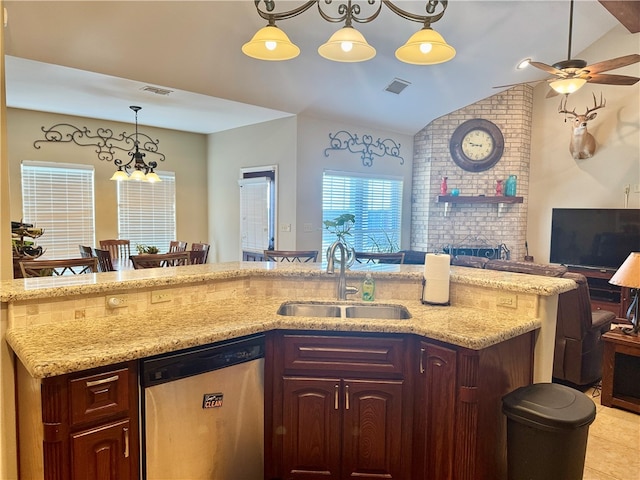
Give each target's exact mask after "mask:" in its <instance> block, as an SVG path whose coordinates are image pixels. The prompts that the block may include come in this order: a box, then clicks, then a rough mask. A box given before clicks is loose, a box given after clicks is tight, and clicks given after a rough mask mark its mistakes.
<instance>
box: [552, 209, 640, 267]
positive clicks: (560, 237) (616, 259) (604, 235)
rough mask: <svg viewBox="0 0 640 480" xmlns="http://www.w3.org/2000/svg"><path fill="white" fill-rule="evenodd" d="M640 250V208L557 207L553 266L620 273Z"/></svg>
mask: <svg viewBox="0 0 640 480" xmlns="http://www.w3.org/2000/svg"><path fill="white" fill-rule="evenodd" d="M638 251H640V209H637V208H624V209H622V208H554V209H553V211H552V215H551V252H550V261H551V263H561V264H563V265H567V266H578V267H590V268H598V269H611V270H616V269H617V268H618V267H619V266H620V265H622V263H623V262H624V261H625V260H626V258H627V257H628V256H629V253H631V252H638Z"/></svg>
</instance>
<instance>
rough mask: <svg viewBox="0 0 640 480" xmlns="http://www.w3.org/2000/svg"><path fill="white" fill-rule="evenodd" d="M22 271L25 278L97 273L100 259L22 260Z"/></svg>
mask: <svg viewBox="0 0 640 480" xmlns="http://www.w3.org/2000/svg"><path fill="white" fill-rule="evenodd" d="M20 270H21V272H22V276H23V277H24V278H32V277H52V276H59V275H79V274H83V273H96V272H97V271H98V259H97V258H96V257H89V258H86V257H81V258H65V259H62V260H21V261H20Z"/></svg>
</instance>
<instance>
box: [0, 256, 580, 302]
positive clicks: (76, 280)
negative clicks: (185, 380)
mask: <svg viewBox="0 0 640 480" xmlns="http://www.w3.org/2000/svg"><path fill="white" fill-rule="evenodd" d="M371 268H374V267H372V266H371V265H359V264H356V265H354V266H353V267H351V269H350V270H347V272H346V275H347V278H349V277H359V278H360V277H362V276H363V274H364V273H365V272H366V271H368V270H370V269H371ZM325 269H326V266H325V265H323V264H320V263H313V264H311V263H301V264H293V263H284V264H283V263H272V262H226V263H213V264H206V265H191V266H185V267H174V268H150V269H144V270H123V271H118V272H106V273H98V274H85V275H67V276H61V277H45V278H26V279H18V280H6V281H3V282H0V301H1V302H12V301H17V300H30V299H38V298H56V297H66V296H70V295H82V294H90V293H103V292H109V291H113V290H122V289H123V288H144V287H157V286H171V285H181V284H187V283H198V282H204V281H215V280H224V279H234V278H243V277H251V276H253V277H256V276H273V275H276V276H283V277H285V276H287V277H291V276H295V277H300V278H304V279H307V278H320V277H322V276H325V275H327V273H326V272H325ZM375 271H376V277H377V278H381V279H384V278H402V279H408V280H415V281H416V282H420V281H422V276H423V273H424V267H423V266H422V265H375ZM450 279H451V281H452V282H455V283H459V284H463V285H477V286H482V287H487V288H498V289H501V290H505V291H512V292H523V293H533V294H536V295H542V296H549V295H555V294H558V293H562V292H565V291H568V290H572V289H574V288H575V284H574V283H573V282H572V281H570V280H566V279H561V278H554V277H541V276H537V275H527V274H521V273H511V272H501V271H497V270H484V269H478V268H469V267H457V266H451V276H450Z"/></svg>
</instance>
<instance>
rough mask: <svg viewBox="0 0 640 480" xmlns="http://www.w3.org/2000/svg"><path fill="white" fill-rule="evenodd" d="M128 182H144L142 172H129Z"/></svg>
mask: <svg viewBox="0 0 640 480" xmlns="http://www.w3.org/2000/svg"><path fill="white" fill-rule="evenodd" d="M129 180H137V181H139V182H140V181H144V180H145V174H144V172H143V171H142V170H137V169H136V170H134V171H133V172H131V176H130V177H129Z"/></svg>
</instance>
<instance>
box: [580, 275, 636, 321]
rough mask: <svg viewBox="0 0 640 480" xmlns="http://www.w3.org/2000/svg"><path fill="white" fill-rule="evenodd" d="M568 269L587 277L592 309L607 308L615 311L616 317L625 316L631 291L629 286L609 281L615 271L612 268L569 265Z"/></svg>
mask: <svg viewBox="0 0 640 480" xmlns="http://www.w3.org/2000/svg"><path fill="white" fill-rule="evenodd" d="M569 271H571V272H574V273H580V274H582V275H584V276H585V277H587V283H588V285H589V297H590V298H591V308H592V309H593V310H608V311H610V312H613V313H615V314H616V316H617V317H618V318H625V316H626V314H627V309H628V308H629V303H630V302H631V292H630V289H629V288H625V287H619V286H617V285H612V284H610V283H609V280H610V279H611V277H613V274H614V273H615V271H614V270H609V269H597V268H580V267H569Z"/></svg>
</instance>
